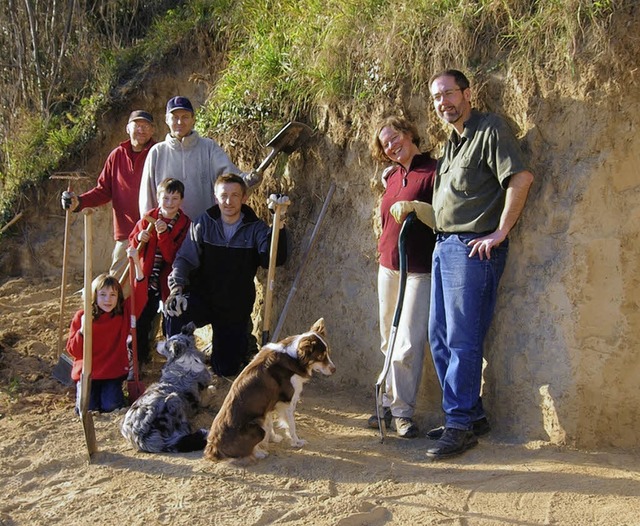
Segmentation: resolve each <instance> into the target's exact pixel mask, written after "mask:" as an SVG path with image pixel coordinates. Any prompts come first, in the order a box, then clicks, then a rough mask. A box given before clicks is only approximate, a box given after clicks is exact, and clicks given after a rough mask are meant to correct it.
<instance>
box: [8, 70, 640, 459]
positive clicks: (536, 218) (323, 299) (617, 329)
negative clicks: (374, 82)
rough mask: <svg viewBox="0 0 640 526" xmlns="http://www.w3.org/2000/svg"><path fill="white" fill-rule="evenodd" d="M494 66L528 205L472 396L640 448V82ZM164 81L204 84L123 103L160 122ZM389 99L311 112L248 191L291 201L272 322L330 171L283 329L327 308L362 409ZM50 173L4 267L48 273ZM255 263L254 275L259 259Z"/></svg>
mask: <svg viewBox="0 0 640 526" xmlns="http://www.w3.org/2000/svg"><path fill="white" fill-rule="evenodd" d="M185 68H186V70H189V66H185ZM185 73H196V72H195V71H186V72H185ZM188 77H189V74H185V75H182V76H180V78H183V79H186V78H188ZM493 82H494V84H492V83H491V82H489V83H487V84H486V85H485V86H483V91H482V92H481V93H479V94H478V104H479V105H480V107H482V108H487V107H488V108H489V109H492V110H497V111H499V112H500V113H502V114H505V115H507V116H508V117H509V118H510V119H511V120H512V122H513V123H514V124H515V125H516V126H517V128H518V133H519V136H521V137H522V143H523V147H524V149H525V150H526V151H527V152H528V154H529V158H530V162H531V168H532V171H533V172H534V174H535V176H536V179H535V183H534V186H533V188H532V190H531V194H530V197H529V201H528V204H527V207H526V210H525V212H524V214H523V216H522V218H521V220H520V222H519V223H518V225H517V226H516V228H515V229H514V231H513V232H512V235H511V236H510V238H511V241H510V242H511V248H510V256H509V261H508V264H507V268H506V271H505V274H504V277H503V278H502V282H501V285H500V289H501V293H500V298H499V302H498V306H497V311H496V315H495V318H494V322H493V325H492V328H491V331H490V334H489V337H488V339H487V342H486V353H485V357H486V369H485V384H484V400H485V405H486V409H487V411H488V413H489V416H490V418H491V420H492V421H493V423H494V428H495V430H496V432H497V433H498V434H499V435H500V436H502V437H504V438H505V439H506V440H510V441H516V442H526V441H533V440H543V441H550V442H552V443H558V444H563V443H568V444H571V445H577V446H580V447H587V448H599V447H608V446H617V447H623V448H635V447H638V445H640V439H639V438H638V434H637V429H638V427H639V425H640V422H639V420H640V413H639V412H638V411H637V407H638V405H639V403H640V391H639V390H638V389H637V378H638V377H639V375H640V360H639V359H638V353H637V351H638V347H639V345H638V343H639V342H638V339H639V338H640V314H639V312H640V311H639V309H638V305H639V304H640V287H639V286H638V282H639V281H640V271H639V270H638V264H637V263H638V260H639V255H640V254H639V252H640V243H639V239H638V238H639V234H640V226H639V225H640V204H639V203H640V175H639V172H638V169H637V166H638V162H639V161H640V154H639V153H638V152H640V144H639V143H640V139H638V136H637V134H636V133H635V131H636V121H637V119H638V116H640V105H639V104H638V103H637V102H636V101H637V100H640V99H639V98H638V90H637V88H632V87H631V86H630V87H629V88H628V90H627V91H626V92H625V95H624V96H623V97H621V99H620V100H617V101H607V100H603V99H602V97H600V98H599V99H596V98H594V96H590V95H588V94H587V95H585V94H584V93H583V92H580V91H578V90H576V92H572V91H571V90H570V89H562V90H548V92H547V93H545V91H544V88H542V89H541V90H540V92H539V93H537V94H536V95H535V96H533V95H530V94H528V92H526V91H523V90H522V89H520V87H519V86H518V83H517V80H514V79H511V78H509V77H506V78H500V79H498V78H496V79H493ZM496 86H500V89H499V91H495V89H494V88H495V87H496ZM177 93H180V94H183V95H186V96H190V97H192V99H193V101H194V102H197V103H201V102H203V101H204V98H205V93H204V90H203V87H202V86H201V85H196V84H193V83H190V82H188V81H183V82H180V81H179V80H178V79H177V77H173V78H171V79H168V78H164V77H159V76H158V77H155V78H153V79H152V80H151V81H150V82H149V83H148V84H147V86H146V87H145V90H144V92H140V93H139V94H138V98H137V99H135V98H134V99H133V100H132V108H133V106H136V107H145V108H147V109H149V110H150V111H153V113H154V115H155V117H156V120H157V121H158V131H157V133H156V138H157V139H160V140H161V139H162V138H163V136H164V134H165V133H166V126H165V125H164V123H163V117H162V116H163V113H164V104H165V102H166V100H167V99H168V98H169V97H171V96H173V95H175V94H177ZM396 104H397V107H398V108H402V110H403V112H404V113H405V114H406V115H408V116H409V117H410V118H412V119H413V120H414V121H415V122H416V123H417V124H418V128H419V129H420V130H421V132H424V135H423V140H424V141H425V142H431V143H432V144H433V145H434V146H435V145H437V142H438V140H440V139H442V137H444V135H445V133H444V129H443V128H442V126H441V125H440V123H438V122H437V119H436V118H435V115H434V114H433V111H432V109H431V107H430V104H429V103H427V101H426V99H425V97H421V96H419V95H414V96H411V97H409V96H407V97H404V98H402V97H401V98H399V99H398V100H397V101H396ZM391 109H392V107H391V106H388V107H385V108H380V109H378V110H375V111H373V113H372V114H371V115H370V116H368V117H369V119H370V120H367V121H366V122H362V121H352V120H351V119H350V118H349V117H348V116H345V115H338V114H337V113H335V112H333V111H330V110H326V111H325V112H324V113H323V114H321V115H318V116H316V118H315V121H316V122H315V126H316V128H317V131H316V134H315V135H314V136H313V137H312V138H311V139H310V140H309V142H308V143H307V144H306V145H305V146H304V147H303V148H302V149H301V150H300V151H299V152H296V153H294V154H292V155H291V156H290V157H288V159H287V161H288V162H287V163H281V164H280V166H279V169H277V168H271V169H270V172H269V173H268V174H267V177H266V178H265V180H264V181H263V183H262V185H261V186H260V187H259V188H258V189H257V190H256V191H255V192H254V194H253V195H252V197H251V201H250V204H252V205H253V206H254V208H255V209H256V210H257V211H258V212H259V213H260V214H261V215H262V216H263V217H264V218H265V219H266V218H268V212H267V211H266V206H265V201H266V197H267V196H268V195H269V194H270V193H272V192H276V191H277V192H283V193H286V194H288V195H289V196H290V198H291V200H292V205H291V206H290V207H289V211H288V216H289V219H288V226H289V229H290V237H291V248H292V253H291V257H290V258H289V261H288V262H287V264H286V265H285V266H284V267H280V268H278V270H277V274H276V290H275V295H274V296H275V300H274V309H273V310H274V312H275V319H274V320H272V322H271V326H272V327H275V326H276V324H277V322H278V316H279V314H280V312H281V310H282V309H283V307H284V306H285V303H286V302H287V297H288V295H289V293H290V288H291V285H292V283H293V282H294V280H295V279H296V275H297V273H298V270H299V268H300V266H301V262H302V259H303V257H304V256H305V253H306V247H307V246H308V243H309V240H310V236H311V233H312V231H313V230H314V226H315V222H316V221H317V218H318V215H319V213H320V210H321V209H322V207H323V204H324V202H325V199H326V196H327V194H328V192H329V189H330V187H331V185H332V184H335V193H334V194H333V197H332V199H331V201H330V203H329V204H328V208H327V215H326V217H325V219H324V222H323V223H322V225H321V227H320V228H319V234H318V238H317V241H316V243H315V246H314V248H313V250H312V251H311V253H310V255H309V256H308V257H309V259H308V264H307V266H306V269H305V272H304V273H303V274H302V275H301V276H300V277H299V280H298V282H297V290H296V294H295V296H294V297H293V299H292V300H291V302H290V304H289V309H288V315H287V317H286V320H285V321H284V325H283V328H282V333H281V336H284V335H287V334H291V333H297V332H300V330H301V329H304V328H305V327H308V326H309V324H310V323H311V322H313V321H314V320H316V319H317V318H318V317H320V316H323V317H324V318H325V321H326V325H327V330H328V333H329V336H330V342H331V345H332V349H333V357H334V361H335V363H336V366H337V373H336V375H335V381H337V382H339V383H340V384H341V385H343V386H351V387H355V388H356V389H355V391H354V392H356V393H361V396H362V398H363V399H369V400H371V405H372V409H373V401H372V395H373V385H374V383H375V378H376V376H377V374H378V371H379V369H380V368H381V366H382V355H381V354H380V352H379V341H380V337H379V332H378V314H377V294H376V273H377V261H376V235H377V231H378V228H377V216H376V210H377V206H378V201H379V198H380V195H381V191H382V188H381V185H380V184H379V177H380V173H381V171H382V169H383V168H384V167H383V166H380V165H377V164H375V163H374V162H373V161H372V160H371V157H370V154H369V152H368V149H367V143H368V139H369V136H368V134H369V133H370V132H371V130H372V129H373V127H374V125H375V121H376V120H377V117H378V115H380V114H381V113H382V111H389V110H391ZM128 111H129V109H126V110H123V111H121V112H119V113H118V114H117V115H115V114H114V115H107V116H106V117H105V121H104V122H103V123H101V125H100V129H101V134H100V136H99V137H98V138H97V139H96V141H95V144H94V147H92V149H91V152H87V154H86V159H85V164H84V165H82V166H74V167H70V168H69V169H81V170H83V171H86V172H87V173H89V174H90V177H91V179H90V181H89V182H87V183H79V184H78V190H79V191H81V190H83V189H86V188H89V187H90V186H91V184H92V183H93V181H95V177H96V176H97V174H98V173H99V170H100V168H101V165H102V162H103V161H104V159H105V157H106V155H107V154H108V152H109V151H110V150H111V149H112V148H113V147H115V146H116V145H117V144H118V142H120V141H121V140H124V138H126V136H125V135H124V122H125V118H126V114H127V113H128ZM283 124H284V123H283ZM427 132H429V133H430V134H431V135H430V136H429V135H428V133H427ZM218 139H220V142H221V143H222V144H223V146H224V147H225V148H226V149H227V151H229V153H230V155H231V157H232V158H233V159H234V160H235V161H236V162H237V164H238V165H239V166H240V167H241V168H243V169H249V168H251V167H254V166H257V164H258V163H259V162H260V160H261V159H260V158H244V157H243V154H242V152H241V151H238V149H237V148H232V147H231V146H229V144H232V143H231V142H230V141H229V138H218ZM268 139H269V138H267V137H265V138H262V141H263V142H266V141H267V140H268ZM225 140H226V141H227V142H225ZM266 154H267V151H266V150H265V151H264V155H266ZM285 164H286V165H285ZM275 172H279V173H278V174H275ZM63 186H64V184H63V183H61V182H59V181H54V182H50V183H48V184H47V185H46V187H45V188H43V189H40V190H39V191H38V192H37V194H38V195H34V201H33V202H34V206H33V208H32V209H31V210H29V213H28V217H27V218H25V219H23V220H21V222H20V224H19V225H17V226H16V227H14V228H15V231H16V232H17V235H16V236H14V237H13V238H10V239H7V240H6V241H5V240H3V251H2V252H3V254H2V255H1V256H0V258H1V259H0V265H1V266H2V269H3V274H4V275H13V276H16V275H23V276H38V275H45V276H55V275H56V274H59V272H60V265H61V261H62V232H63V225H64V217H63V214H62V212H61V210H60V207H59V194H60V191H61V190H62V187H63ZM135 198H137V197H136V196H132V199H135ZM94 222H95V225H96V228H95V229H96V232H95V239H96V247H95V248H94V259H95V263H94V266H95V269H96V272H99V271H103V270H106V269H107V267H108V263H109V257H110V251H111V248H112V244H113V241H112V237H111V236H112V226H111V210H110V208H109V207H108V206H107V207H103V208H102V209H100V210H99V211H98V213H97V214H96V217H95V220H94ZM71 232H72V236H71V242H70V260H69V265H70V269H71V275H72V276H74V275H75V276H76V277H78V276H79V275H80V274H81V272H82V251H83V241H82V218H81V216H79V215H75V216H74V222H73V224H72V228H71ZM258 277H259V280H260V283H264V280H265V277H266V273H264V272H261V273H260V274H259V276H258ZM261 301H262V297H261V295H260V296H259V299H258V302H257V304H256V310H255V327H256V333H257V334H258V333H259V331H260V329H261V326H262V322H261V319H260V313H261ZM439 398H440V389H439V386H438V384H437V380H436V378H435V375H434V373H433V368H432V366H431V363H430V360H429V359H427V363H425V374H424V379H423V384H422V388H421V393H420V397H419V408H418V414H417V419H418V422H419V423H420V424H421V425H422V426H423V427H426V426H428V425H432V424H433V425H436V424H439V423H440V421H441V413H440V401H439Z"/></svg>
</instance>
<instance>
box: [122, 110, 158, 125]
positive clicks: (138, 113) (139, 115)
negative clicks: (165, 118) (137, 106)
mask: <svg viewBox="0 0 640 526" xmlns="http://www.w3.org/2000/svg"><path fill="white" fill-rule="evenodd" d="M138 119H142V120H145V121H147V122H150V123H151V124H153V115H151V114H150V113H149V112H148V111H144V110H135V111H132V112H131V115H129V120H128V121H127V124H128V123H130V122H131V121H137V120H138Z"/></svg>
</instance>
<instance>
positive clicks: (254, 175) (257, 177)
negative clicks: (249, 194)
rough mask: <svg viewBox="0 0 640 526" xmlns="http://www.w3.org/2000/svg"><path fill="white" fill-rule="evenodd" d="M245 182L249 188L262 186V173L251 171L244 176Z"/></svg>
mask: <svg viewBox="0 0 640 526" xmlns="http://www.w3.org/2000/svg"><path fill="white" fill-rule="evenodd" d="M243 179H244V182H245V183H247V186H248V187H249V188H251V187H253V186H256V185H258V184H260V181H262V173H261V172H258V171H257V170H251V171H250V172H249V173H248V174H245V175H244V176H243Z"/></svg>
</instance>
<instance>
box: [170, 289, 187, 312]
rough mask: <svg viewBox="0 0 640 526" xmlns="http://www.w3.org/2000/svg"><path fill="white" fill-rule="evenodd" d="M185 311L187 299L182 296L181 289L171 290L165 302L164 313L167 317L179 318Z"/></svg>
mask: <svg viewBox="0 0 640 526" xmlns="http://www.w3.org/2000/svg"><path fill="white" fill-rule="evenodd" d="M186 310H187V297H186V296H185V295H183V294H182V287H175V288H173V289H171V293H170V294H169V297H168V298H167V301H166V302H165V311H166V313H167V315H168V316H180V315H181V314H182V313H183V312H184V311H186Z"/></svg>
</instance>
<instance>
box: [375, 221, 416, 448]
mask: <svg viewBox="0 0 640 526" xmlns="http://www.w3.org/2000/svg"><path fill="white" fill-rule="evenodd" d="M415 219H416V213H415V212H411V213H410V214H409V215H407V217H406V218H405V220H404V223H402V228H401V229H400V235H399V236H398V252H399V255H400V283H399V285H398V299H397V300H396V310H395V312H394V313H393V322H392V323H391V331H390V333H389V344H388V345H387V354H386V355H385V357H384V366H383V368H382V372H381V373H380V376H378V381H377V382H376V416H377V417H378V429H379V430H380V443H381V444H382V443H383V442H384V433H385V424H384V418H383V409H382V394H383V389H384V385H385V380H386V378H387V374H389V369H390V368H391V358H392V356H393V348H394V346H395V343H396V334H397V332H398V325H399V324H400V315H401V314H402V302H403V301H404V292H405V289H406V285H407V250H406V246H405V245H406V237H407V232H408V231H409V227H410V226H411V224H412V223H413V221H414V220H415Z"/></svg>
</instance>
